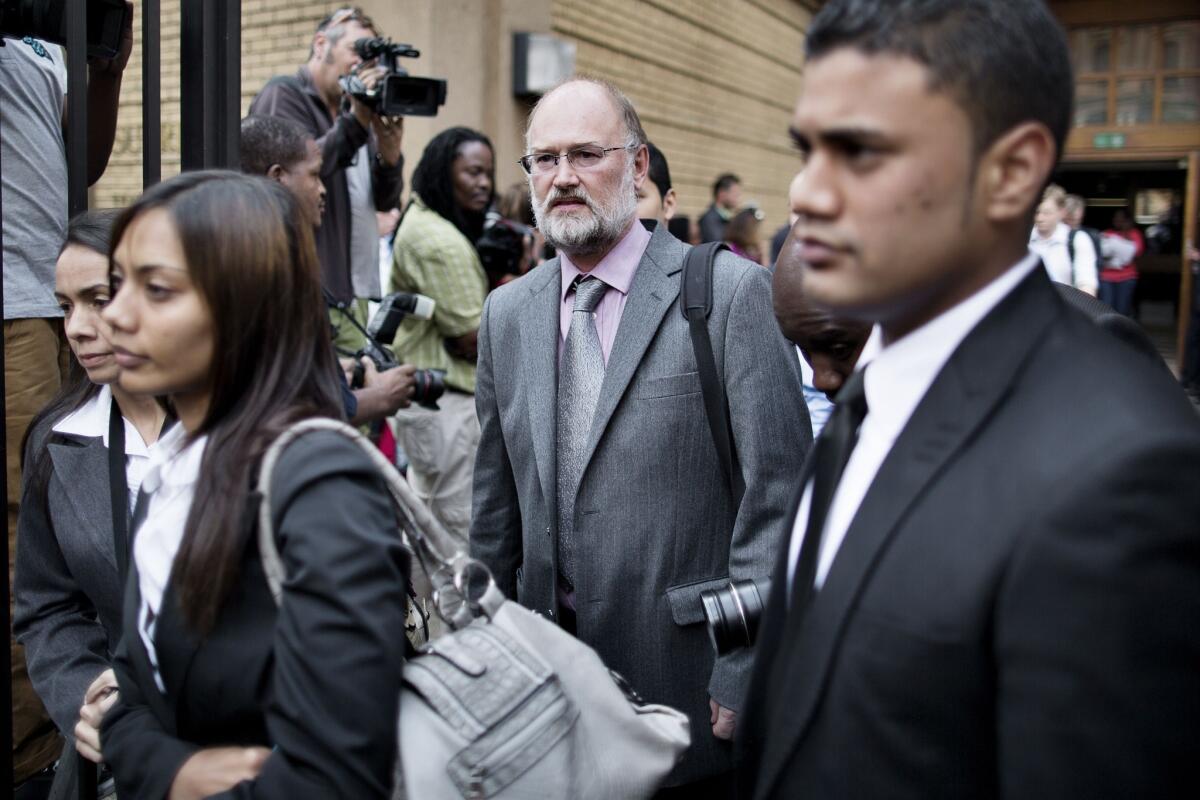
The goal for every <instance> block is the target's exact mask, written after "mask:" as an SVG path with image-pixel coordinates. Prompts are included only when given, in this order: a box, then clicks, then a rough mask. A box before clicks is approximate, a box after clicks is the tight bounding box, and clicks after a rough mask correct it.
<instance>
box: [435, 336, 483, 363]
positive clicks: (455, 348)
mask: <svg viewBox="0 0 1200 800" xmlns="http://www.w3.org/2000/svg"><path fill="white" fill-rule="evenodd" d="M442 345H443V346H444V347H445V348H446V352H447V353H449V354H450V355H452V356H454V357H455V358H461V359H462V360H463V361H470V362H472V363H474V362H475V361H476V360H478V358H479V331H478V330H474V331H471V332H470V333H464V334H463V335H462V336H455V337H454V338H453V339H451V338H449V337H447V338H445V339H443V340H442Z"/></svg>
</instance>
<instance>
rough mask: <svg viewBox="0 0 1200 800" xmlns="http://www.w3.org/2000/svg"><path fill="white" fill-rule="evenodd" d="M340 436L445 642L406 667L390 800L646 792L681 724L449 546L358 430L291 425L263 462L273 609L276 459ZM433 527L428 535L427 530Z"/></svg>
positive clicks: (261, 538)
mask: <svg viewBox="0 0 1200 800" xmlns="http://www.w3.org/2000/svg"><path fill="white" fill-rule="evenodd" d="M313 431H336V432H338V433H340V434H341V435H343V436H345V437H346V438H347V439H349V440H351V441H353V442H354V443H355V444H356V445H358V446H359V448H360V449H361V450H362V451H363V452H364V453H365V454H366V455H367V456H368V457H369V458H370V459H371V461H372V462H373V463H374V464H375V465H376V466H377V468H378V470H379V473H380V476H381V477H382V478H383V480H384V482H385V483H386V484H387V487H388V490H389V492H390V493H391V496H392V499H393V501H394V504H395V506H396V509H397V512H398V514H397V517H398V520H399V522H400V529H401V530H400V534H401V536H402V537H403V538H404V541H405V544H406V545H407V546H408V547H409V548H410V549H411V550H412V551H413V554H414V555H415V556H416V558H415V564H416V565H419V568H420V569H421V571H422V572H423V573H424V574H425V576H426V577H427V578H428V581H429V584H430V586H431V587H432V596H431V598H430V599H431V600H432V607H433V609H434V611H435V612H436V613H437V614H438V615H439V616H440V617H441V618H442V619H443V620H444V621H445V622H446V624H447V626H448V628H449V629H450V630H449V631H448V632H447V633H444V634H442V635H441V636H439V637H436V638H434V639H433V640H431V641H429V642H426V643H425V644H423V645H422V646H421V647H420V648H419V650H418V655H417V656H416V657H415V658H412V659H410V660H409V661H407V662H406V663H405V665H404V675H403V680H402V684H403V685H402V688H401V694H400V711H399V719H398V721H397V727H398V742H399V753H398V755H397V759H396V771H395V776H394V790H393V795H392V797H393V800H400V799H401V798H412V800H450V799H451V798H496V800H526V799H528V800H534V798H537V800H555V799H556V798H562V800H567V798H571V800H592V799H593V798H594V800H624V799H625V798H629V799H630V800H633V799H635V798H645V797H650V796H651V795H652V794H654V792H655V790H656V789H657V788H658V785H659V784H660V783H661V782H662V780H663V779H664V778H666V776H667V774H668V773H669V772H670V771H671V770H672V769H673V768H674V766H675V764H676V763H678V761H679V759H680V758H681V757H682V756H683V753H684V751H686V750H687V748H688V745H689V744H690V734H689V731H688V719H687V715H686V714H683V713H682V712H680V711H677V710H675V709H673V708H669V707H667V706H662V705H654V704H648V703H645V702H643V701H642V700H641V699H640V698H639V697H638V696H637V695H636V694H635V693H634V692H633V691H632V689H631V688H630V687H629V686H628V685H627V684H626V683H625V681H624V680H623V679H622V678H621V677H620V676H619V675H617V674H616V673H614V672H612V671H610V670H609V669H608V668H607V667H605V666H604V664H603V662H602V661H601V660H600V657H599V656H598V655H597V654H596V652H595V651H594V650H592V648H590V647H588V646H587V645H585V644H584V643H583V642H580V641H579V640H578V639H576V638H574V637H573V636H571V635H570V634H568V633H566V632H565V631H563V630H562V629H561V628H559V627H558V626H557V625H555V624H553V623H551V622H549V621H548V620H546V619H544V618H543V617H541V616H539V615H538V614H535V613H533V612H531V611H529V610H528V609H526V608H524V607H522V606H520V605H518V604H517V603H514V602H512V601H510V600H507V599H506V598H505V597H504V596H503V594H501V592H500V591H499V589H497V588H496V585H495V582H494V581H493V580H492V576H491V575H490V573H489V572H488V571H487V568H486V567H485V566H484V565H483V564H481V563H480V562H478V561H475V560H473V559H470V558H468V557H467V556H466V555H465V554H463V553H455V554H453V555H450V556H446V555H444V554H443V552H441V551H440V550H439V549H438V547H437V546H436V545H434V544H433V542H432V541H431V539H438V540H439V541H444V542H445V541H450V539H449V537H448V536H445V535H444V531H443V530H442V529H441V526H440V525H439V524H438V523H437V521H436V520H435V519H434V518H433V517H432V515H430V513H429V511H428V509H426V508H425V506H424V505H422V504H421V502H420V500H419V499H418V498H417V496H416V495H415V494H414V493H413V491H412V489H411V488H410V487H409V486H408V483H407V482H406V481H405V480H404V478H403V477H402V476H401V475H400V474H399V473H398V472H397V471H396V469H395V467H394V466H392V464H390V463H389V462H388V461H387V459H386V458H385V457H384V456H383V455H382V454H381V453H380V452H379V451H378V449H376V448H375V446H374V445H372V444H371V443H370V442H369V441H368V440H367V439H366V438H365V437H363V436H362V435H361V434H360V433H359V432H358V431H357V430H355V429H354V428H351V427H350V426H348V425H346V424H344V423H341V422H337V421H334V420H331V419H309V420H304V421H302V422H299V423H297V424H295V425H294V426H292V427H291V428H289V429H288V430H287V431H286V432H285V433H284V434H283V435H281V436H280V437H279V438H278V439H277V440H276V441H275V442H273V443H272V445H271V447H270V448H269V449H268V450H267V453H266V454H265V456H264V457H263V461H262V466H261V468H260V470H259V478H258V487H259V491H260V492H261V493H262V495H263V502H262V503H261V505H260V508H259V525H258V547H259V553H260V556H261V558H262V563H263V572H264V574H265V575H266V577H267V583H268V585H269V586H270V589H271V593H272V595H273V596H274V597H275V601H276V603H280V602H282V601H283V597H282V588H283V582H284V580H285V579H286V576H285V575H284V568H283V562H282V560H281V559H280V557H279V552H278V549H277V546H276V543H275V536H274V532H273V530H272V527H271V502H270V488H271V475H272V470H273V469H274V467H275V464H276V462H277V461H278V459H279V455H280V453H282V452H283V450H284V448H286V447H287V446H288V444H290V443H291V442H293V441H295V439H296V438H298V437H300V436H303V435H305V434H306V433H311V432H313ZM430 532H432V535H427V534H428V533H430Z"/></svg>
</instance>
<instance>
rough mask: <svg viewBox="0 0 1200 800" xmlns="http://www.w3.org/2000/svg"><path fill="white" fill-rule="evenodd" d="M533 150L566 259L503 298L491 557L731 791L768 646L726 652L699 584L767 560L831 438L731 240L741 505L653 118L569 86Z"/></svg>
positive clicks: (721, 302)
mask: <svg viewBox="0 0 1200 800" xmlns="http://www.w3.org/2000/svg"><path fill="white" fill-rule="evenodd" d="M526 152H527V153H528V155H526V156H525V157H524V158H523V159H521V163H522V166H524V167H525V169H526V171H527V172H528V173H529V181H530V188H531V191H532V197H533V205H534V210H535V213H536V217H537V222H538V227H539V228H540V230H541V232H542V233H543V235H544V236H545V237H546V241H548V242H549V243H551V244H552V245H554V246H555V247H556V248H557V249H558V252H559V257H558V258H555V259H552V260H550V261H548V262H546V263H545V264H543V265H541V266H539V267H538V268H536V269H534V270H533V271H532V272H530V273H529V274H527V275H525V276H524V277H522V278H521V279H519V280H517V281H514V282H512V283H510V284H507V285H505V286H502V287H500V288H499V289H497V290H496V291H495V292H493V293H492V294H491V296H490V297H489V298H488V300H487V303H486V304H485V306H484V311H483V319H482V322H481V325H480V331H479V368H478V374H477V386H476V396H475V397H476V407H477V410H478V414H479V422H480V427H481V436H480V442H479V453H478V456H477V459H476V465H475V489H474V513H473V519H472V523H471V550H472V554H473V555H474V556H475V557H476V558H478V559H480V560H482V561H483V562H484V563H485V564H487V566H488V567H489V568H490V569H491V571H492V573H493V575H494V576H495V578H496V581H497V583H498V585H499V587H500V589H501V590H502V591H504V592H505V593H506V594H507V595H509V596H510V597H516V598H517V599H518V600H519V601H520V602H521V603H522V604H523V605H525V606H527V607H529V608H531V609H533V610H535V611H537V612H539V613H541V614H543V615H544V616H546V617H548V618H550V619H552V620H555V621H557V622H558V623H559V624H560V625H562V626H563V627H564V628H566V629H567V630H569V631H572V632H573V633H575V634H576V635H577V636H578V637H579V638H580V639H581V640H583V641H585V642H587V643H588V644H589V645H591V646H592V647H594V648H595V649H596V650H597V651H598V652H599V653H600V656H601V657H602V658H603V659H604V661H605V663H606V664H608V666H610V667H611V668H613V669H614V670H616V671H617V672H619V673H621V674H622V675H624V676H625V677H626V678H627V679H628V680H629V682H630V684H631V685H632V687H633V689H634V690H635V691H637V692H638V693H639V694H640V695H641V696H642V697H644V698H645V699H646V700H647V701H649V702H658V703H667V704H669V705H672V706H674V707H676V708H679V709H681V710H683V711H685V712H686V713H687V714H688V715H689V717H690V718H691V720H692V747H691V749H690V751H689V753H688V755H687V756H686V757H685V759H684V760H683V762H682V763H681V764H680V765H679V766H678V767H677V768H676V770H675V771H674V772H673V773H672V774H671V776H670V777H669V778H668V781H667V783H668V784H669V785H671V786H673V787H676V789H675V790H674V791H675V793H677V794H679V795H680V796H687V797H706V796H714V797H722V796H728V794H727V792H726V786H731V785H732V782H731V781H728V782H727V781H726V780H725V778H726V777H727V775H728V773H729V772H730V770H731V769H732V761H731V753H730V750H729V748H728V742H727V741H722V740H727V739H729V738H730V737H731V736H732V733H733V729H734V726H735V724H736V712H737V709H738V708H739V706H740V704H741V701H742V696H743V693H744V691H745V688H746V683H747V680H748V676H749V665H750V664H749V661H750V654H749V653H748V652H745V651H743V652H742V653H739V654H734V655H730V656H724V657H720V658H715V660H714V654H713V652H712V649H711V646H710V644H709V642H708V638H707V635H706V633H705V628H704V625H703V624H702V623H703V610H702V606H701V602H700V593H701V592H702V591H704V590H705V589H711V588H717V587H721V586H725V585H727V584H728V582H729V581H730V580H731V579H732V580H741V579H747V578H763V577H765V576H767V575H768V574H769V570H770V564H771V561H772V555H773V553H774V552H775V550H776V547H777V544H778V543H779V542H780V541H781V539H780V537H781V535H782V531H783V526H784V524H785V522H786V517H787V510H788V505H789V501H790V497H791V495H792V494H793V492H794V487H795V484H796V481H797V478H798V475H799V472H800V468H801V465H802V462H803V460H804V458H805V455H806V454H807V452H808V449H809V446H810V444H811V438H812V437H811V433H810V430H811V429H810V427H809V421H808V412H807V410H806V408H805V404H804V399H803V396H802V394H801V387H800V381H799V376H798V370H797V364H796V359H795V358H794V357H793V356H792V351H791V348H790V347H789V346H788V344H787V342H785V341H784V339H783V338H782V336H781V335H780V333H779V330H778V328H777V327H776V326H775V323H774V317H773V316H772V312H771V291H770V276H769V274H768V273H767V271H766V270H764V269H762V268H761V267H759V266H758V265H756V264H752V263H751V262H749V261H746V260H744V259H741V258H737V257H736V256H733V255H732V254H730V253H727V252H723V253H721V254H719V256H718V258H717V261H716V264H715V265H714V270H713V281H712V283H713V286H712V292H713V303H712V313H711V315H710V316H709V318H708V331H709V335H710V337H711V339H712V346H713V352H714V355H715V359H716V366H717V372H718V376H719V378H720V380H721V382H722V384H723V389H724V392H725V394H726V396H727V398H728V402H729V410H730V421H731V428H732V437H731V438H732V442H733V446H734V449H735V451H736V459H735V460H736V468H737V469H738V470H740V473H741V477H742V479H743V480H744V484H745V491H744V493H743V494H742V496H741V497H740V498H735V497H734V496H733V491H732V490H731V489H730V488H729V484H728V483H727V481H726V479H725V476H724V474H723V472H722V465H721V461H720V460H719V458H718V455H717V449H716V446H715V445H714V444H713V441H712V438H711V434H710V431H709V428H708V423H707V421H706V418H705V414H704V405H703V398H702V394H701V388H700V379H699V376H698V374H697V371H696V360H695V357H694V355H693V351H692V346H691V342H690V339H689V335H688V326H687V322H686V321H685V319H684V318H683V315H682V314H681V313H680V308H679V303H678V297H679V281H680V271H681V269H682V266H683V261H684V257H685V256H686V255H687V252H688V247H687V245H684V244H683V243H681V242H679V241H678V240H676V239H675V238H674V237H672V236H671V235H670V234H669V233H667V231H666V229H665V228H662V227H656V226H654V224H653V223H650V225H649V227H648V228H647V227H644V226H643V225H642V224H641V223H639V221H638V219H637V212H636V207H637V196H636V193H637V189H638V187H639V186H640V185H641V183H642V182H643V181H645V180H646V173H647V169H648V162H649V157H648V153H647V149H646V135H645V133H644V131H643V130H642V126H641V122H640V121H639V119H638V116H637V112H636V111H635V110H634V108H633V106H632V104H631V103H630V102H629V100H628V99H627V98H626V97H625V96H624V95H623V94H621V92H620V91H619V90H618V89H616V87H614V86H612V85H610V84H607V83H604V82H602V81H595V80H586V79H585V80H573V81H570V82H567V83H565V84H563V85H562V86H559V87H558V88H556V89H555V90H553V91H552V92H550V93H549V94H547V95H546V96H545V97H543V98H542V100H541V101H540V102H539V103H538V105H537V107H535V108H534V110H533V113H532V114H531V116H530V121H529V126H528V129H527V131H526ZM700 781H703V784H702V785H699V786H693V785H688V784H695V783H697V782H700ZM671 791H672V790H667V792H668V793H667V794H664V795H663V796H670V792H671Z"/></svg>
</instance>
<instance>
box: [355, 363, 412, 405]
mask: <svg viewBox="0 0 1200 800" xmlns="http://www.w3.org/2000/svg"><path fill="white" fill-rule="evenodd" d="M362 365H363V388H364V389H369V390H371V391H372V392H374V393H376V394H377V395H378V396H379V398H380V401H381V403H382V407H383V409H384V410H385V416H390V415H392V414H394V413H396V411H398V410H399V409H401V408H408V405H409V401H410V400H411V399H412V396H413V391H414V390H415V389H416V381H414V380H413V373H414V372H416V371H417V370H416V367H414V366H413V365H412V364H401V365H400V366H398V367H393V368H392V369H388V370H384V371H383V372H380V371H379V370H378V369H376V368H375V362H374V361H372V360H371V359H369V358H367V357H366V356H363V358H362Z"/></svg>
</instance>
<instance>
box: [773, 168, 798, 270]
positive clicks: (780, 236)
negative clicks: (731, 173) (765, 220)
mask: <svg viewBox="0 0 1200 800" xmlns="http://www.w3.org/2000/svg"><path fill="white" fill-rule="evenodd" d="M800 175H801V173H799V172H797V173H796V174H795V176H793V177H792V182H791V183H790V184H788V196H787V200H788V221H787V224H786V225H780V226H779V230H777V231H775V235H774V236H772V237H771V269H772V270H774V269H775V263H776V262H777V261H779V253H780V252H782V250H783V244H784V242H786V241H787V238H788V234H789V233H791V231H792V226H793V225H795V224H796V219H797V218H798V217H799V216H800V215H799V213H798V212H797V211H796V208H797V206H798V205H799V203H800V198H799V197H798V196H797V194H798V192H799V191H800Z"/></svg>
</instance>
